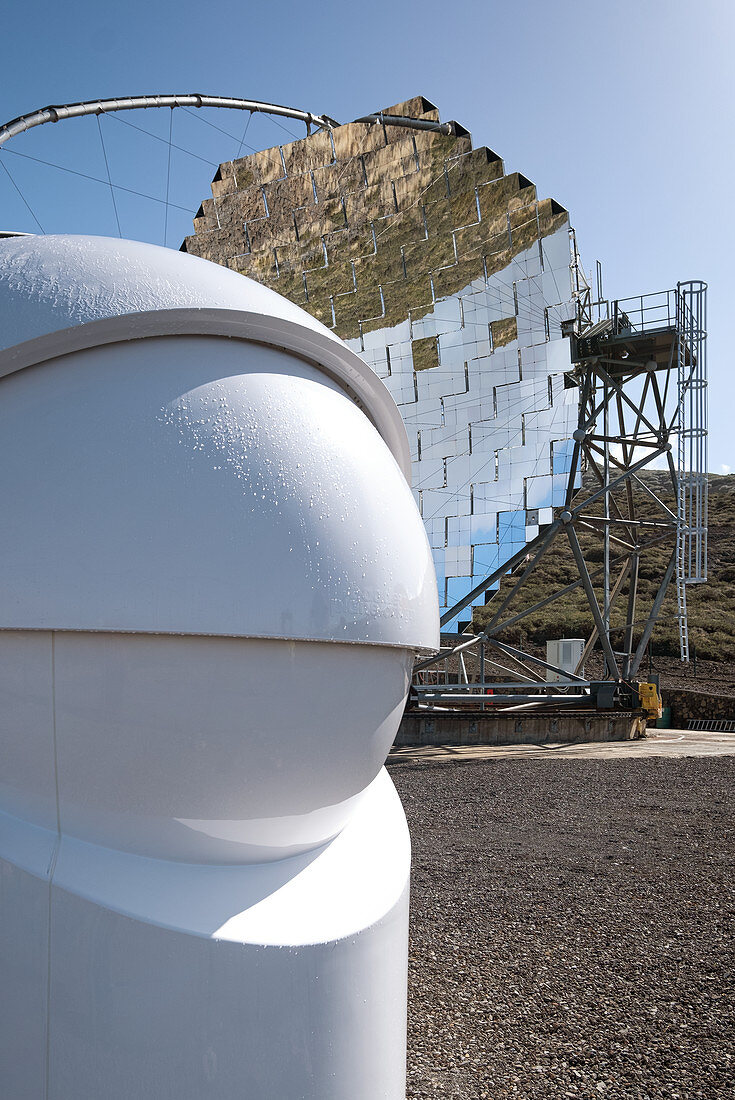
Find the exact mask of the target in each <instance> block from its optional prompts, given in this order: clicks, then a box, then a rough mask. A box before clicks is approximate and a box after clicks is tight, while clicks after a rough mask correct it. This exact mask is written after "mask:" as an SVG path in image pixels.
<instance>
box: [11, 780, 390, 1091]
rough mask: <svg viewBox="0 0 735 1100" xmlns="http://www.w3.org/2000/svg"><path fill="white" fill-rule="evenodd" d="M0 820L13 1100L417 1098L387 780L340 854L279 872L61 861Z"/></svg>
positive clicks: (336, 843)
mask: <svg viewBox="0 0 735 1100" xmlns="http://www.w3.org/2000/svg"><path fill="white" fill-rule="evenodd" d="M1 816H2V817H3V821H2V822H1V823H0V845H1V846H2V850H1V851H0V856H1V857H2V858H0V882H2V886H3V890H2V892H1V893H0V908H1V910H2V912H0V924H1V925H2V927H3V937H2V942H0V963H1V969H2V972H3V974H4V975H7V976H8V978H7V979H6V984H5V988H4V992H3V997H2V998H0V1067H1V1068H0V1091H1V1092H2V1094H3V1095H4V1096H12V1097H15V1098H17V1100H21V1098H23V1100H26V1098H27V1100H36V1098H39V1100H40V1098H41V1097H43V1096H48V1097H49V1100H99V1098H100V1097H101V1096H104V1097H105V1100H130V1098H131V1097H135V1098H136V1100H169V1098H170V1100H174V1098H175V1100H210V1098H211V1100H232V1098H234V1097H239V1096H247V1097H248V1098H249V1100H274V1098H276V1097H277V1098H278V1100H346V1098H347V1097H349V1098H350V1100H376V1098H377V1097H380V1098H381V1100H402V1098H403V1097H404V1096H405V1034H406V958H407V936H408V877H409V863H410V847H409V839H408V832H407V828H406V823H405V818H404V815H403V811H402V808H401V806H400V802H399V800H398V797H397V795H396V793H395V789H394V788H393V785H392V783H391V782H390V779H389V778H388V776H387V773H386V772H385V771H383V772H381V773H380V775H379V776H378V778H377V779H376V780H375V781H374V783H372V784H371V786H370V787H369V788H368V790H367V791H366V792H365V796H364V799H363V800H362V802H361V804H360V806H359V808H358V809H357V810H356V812H355V813H354V815H353V817H352V819H351V820H350V822H349V824H348V825H347V827H346V828H345V829H344V830H343V832H342V833H340V835H339V836H338V837H337V838H336V839H335V840H333V841H331V842H330V843H328V844H326V845H324V846H322V847H321V848H319V849H317V850H316V851H312V852H310V853H304V854H301V855H298V856H294V857H292V858H290V859H286V860H281V861H278V862H276V863H268V864H254V865H253V864H251V865H249V866H232V865H230V866H213V865H211V864H210V865H206V866H205V865H192V864H185V863H180V862H174V861H165V860H156V859H149V858H147V857H144V856H140V855H136V854H132V853H123V852H119V851H113V850H111V849H104V848H100V847H99V846H97V845H93V844H88V843H86V842H83V841H79V840H75V839H72V838H68V837H64V838H62V840H61V842H60V846H58V847H57V837H56V836H55V835H54V834H53V833H52V832H50V831H46V830H43V829H40V828H38V827H36V826H30V825H28V824H26V823H24V822H21V821H20V820H19V819H13V818H10V817H8V816H7V815H1ZM47 1076H48V1080H47Z"/></svg>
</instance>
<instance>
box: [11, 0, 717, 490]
mask: <svg viewBox="0 0 735 1100" xmlns="http://www.w3.org/2000/svg"><path fill="white" fill-rule="evenodd" d="M29 14H30V12H29V9H28V8H27V7H26V6H24V5H20V4H15V5H14V6H13V10H12V11H10V12H8V11H6V13H5V21H4V30H5V35H4V39H5V42H6V49H5V51H4V58H3V86H2V107H1V108H0V115H2V121H7V120H8V119H10V118H13V117H15V116H16V115H19V114H22V113H26V112H28V111H31V110H33V109H35V108H37V107H41V106H45V105H46V104H48V103H63V102H71V101H75V100H81V99H87V98H99V97H107V96H116V95H130V94H141V93H146V92H174V91H175V92H188V91H198V92H205V93H208V94H220V95H230V96H243V97H245V98H253V99H262V100H269V101H272V102H276V103H285V104H289V105H292V106H297V107H302V108H304V109H307V110H311V111H313V112H315V113H322V112H323V113H326V114H329V115H331V116H332V117H334V118H336V119H338V120H339V121H343V122H344V121H349V120H350V119H352V118H355V117H357V116H359V115H361V114H364V113H366V112H368V111H371V110H375V109H378V108H380V107H386V106H389V105H390V104H392V103H395V102H398V101H400V100H402V99H406V98H408V97H410V96H412V95H415V94H419V93H420V94H423V95H425V96H426V97H427V98H429V99H431V100H433V102H435V103H436V104H437V105H438V106H439V109H440V111H441V113H442V117H443V118H445V119H451V118H454V119H457V120H458V121H460V122H462V123H463V124H464V125H465V126H467V127H468V128H469V129H470V130H471V131H472V135H473V140H474V143H475V145H489V146H490V147H491V148H493V149H495V150H496V151H497V152H498V153H499V154H500V155H501V156H502V157H503V158H504V160H505V163H506V169H507V170H510V171H513V170H518V171H521V172H523V173H524V174H525V175H526V176H528V177H529V178H530V179H532V180H533V181H534V183H536V185H537V187H538V191H539V195H540V196H552V197H554V198H555V199H557V200H558V201H559V202H561V203H562V204H563V205H564V206H565V207H567V209H568V210H569V211H570V213H571V218H572V224H573V225H574V226H575V228H576V230H577V236H578V241H579V245H580V249H581V251H582V257H583V260H584V263H585V266H586V267H587V268H590V267H592V266H593V265H594V261H595V260H596V259H600V260H601V261H602V263H603V269H604V289H605V293H606V294H607V295H608V296H621V297H625V296H628V295H633V294H638V293H641V292H647V291H654V290H659V289H664V288H667V287H669V286H673V285H675V283H676V282H677V281H678V280H685V279H689V278H701V279H705V280H706V281H707V282H708V283H709V287H710V299H709V365H710V428H711V435H710V462H709V465H710V469H711V470H712V471H714V472H715V473H722V472H728V471H729V469H730V468H732V469H733V470H735V432H734V431H733V429H732V427H731V423H732V421H733V419H734V418H735V381H734V380H733V371H732V369H731V361H732V345H731V344H730V341H729V338H728V336H727V332H728V331H729V325H730V318H731V313H732V310H733V299H735V273H734V261H735V239H734V236H735V235H734V234H733V215H732V213H731V211H730V209H729V203H730V195H731V192H732V175H733V155H734V154H733V146H734V141H733V137H734V135H735V106H734V105H735V78H734V77H733V64H732V57H733V54H734V53H735V34H734V30H735V5H733V4H732V3H731V0H700V2H699V3H698V4H697V5H694V4H692V3H684V2H682V0H636V2H633V0H618V3H616V4H609V3H605V4H600V3H597V2H596V0H585V2H582V0H558V2H557V3H548V2H547V3H543V2H540V0H526V2H525V3H524V4H518V3H510V2H506V0H502V2H498V0H486V2H484V3H479V2H476V0H455V2H454V3H452V4H444V5H441V4H438V3H436V2H434V0H426V2H423V3H421V4H409V3H406V2H402V0H394V2H393V3H386V2H385V0H372V2H370V3H366V4H364V5H357V4H355V3H352V4H338V3H335V2H334V0H327V2H325V3H321V4H311V5H309V4H304V3H299V4H297V3H294V2H292V0H288V2H284V3H280V4H277V3H271V4H268V3H261V4H258V5H256V4H252V3H242V2H241V3H235V2H233V0H220V2H219V3H217V4H216V5H212V4H204V3H201V4H198V5H197V4H194V3H191V0H181V2H179V3H173V2H172V0H151V2H148V3H143V2H141V0H130V2H128V3H126V4H125V5H117V6H114V7H113V6H112V5H108V6H107V7H100V6H99V4H92V3H89V2H87V0H82V2H76V3H74V4H73V5H70V6H65V5H59V4H51V3H48V2H47V0H42V2H40V3H38V4H36V5H35V6H34V8H33V14H32V19H29ZM8 43H10V44H11V45H10V46H8ZM126 117H127V118H129V120H130V121H131V122H135V123H136V125H140V126H142V127H144V128H145V129H147V130H149V131H151V132H152V133H155V134H156V135H157V136H158V138H159V139H161V138H163V139H164V140H156V139H155V138H152V137H149V136H147V135H143V134H140V133H139V132H138V131H135V130H132V129H131V128H130V127H126V126H125V125H124V124H123V123H121V122H119V121H117V120H114V119H112V118H105V119H103V120H102V121H101V131H102V133H101V138H100V132H99V130H98V125H97V121H96V119H94V118H91V119H85V120H75V121H73V122H69V123H63V124H61V125H58V126H44V127H40V128H39V129H37V130H36V131H35V132H33V133H30V134H25V135H20V136H19V137H17V138H15V139H13V141H12V142H10V144H9V145H8V146H6V153H4V154H0V162H1V163H3V164H5V165H6V166H7V167H8V169H9V170H10V172H11V173H12V176H13V178H14V180H15V181H16V183H17V184H18V185H19V187H20V189H21V191H22V192H23V195H24V196H25V198H26V200H27V201H28V202H29V203H30V205H31V207H32V209H33V211H34V213H35V214H36V216H37V217H38V219H39V221H40V222H41V224H42V225H43V227H44V229H45V230H46V231H47V232H48V231H53V232H92V233H106V234H110V235H116V233H117V222H116V218H115V212H114V210H113V206H112V202H111V199H110V192H109V190H108V189H106V188H105V187H104V186H101V185H100V184H97V183H94V182H91V181H89V180H87V179H84V178H81V177H78V176H74V175H71V174H64V173H61V172H58V171H55V170H52V169H49V168H46V167H44V166H43V165H41V164H39V163H37V162H36V161H32V160H29V159H26V158H27V157H30V156H34V157H38V158H40V159H42V160H50V161H55V162H56V163H57V164H63V165H65V166H67V167H70V168H73V169H75V170H76V171H80V172H84V173H86V174H88V175H93V176H96V177H98V178H102V179H104V178H105V172H106V169H105V162H104V156H105V154H106V155H107V158H108V162H109V163H110V166H111V171H112V174H113V178H114V179H115V180H116V181H117V182H121V183H123V185H124V186H127V187H129V188H130V189H131V191H143V192H145V193H146V194H149V195H152V196H154V197H156V198H158V199H159V202H151V201H148V200H143V199H141V198H139V197H138V196H136V195H134V194H128V193H126V192H118V194H117V205H118V211H117V214H118V217H119V219H120V225H121V229H122V232H123V234H124V235H125V236H130V237H137V238H140V239H144V240H153V241H156V242H158V243H163V235H164V230H165V231H166V239H167V242H168V244H169V245H170V246H172V247H174V248H176V247H178V245H179V243H180V241H181V239H182V237H183V236H184V235H185V234H186V233H187V232H190V231H191V222H190V213H189V212H192V213H193V211H194V210H195V209H196V207H197V206H198V205H199V202H200V201H201V200H202V199H203V198H205V197H206V196H207V194H208V185H209V181H210V179H211V176H212V173H213V165H215V164H216V163H218V162H219V161H221V160H227V159H229V158H230V157H232V156H233V155H235V154H236V153H237V151H238V149H239V148H242V150H243V151H249V147H261V148H262V147H267V146H270V145H272V144H275V143H276V142H279V141H281V142H282V141H288V140H290V135H289V133H287V132H285V131H284V130H283V129H281V128H280V127H278V126H277V125H275V124H274V123H273V122H270V121H268V120H267V119H265V118H259V117H257V116H256V117H255V118H254V119H253V121H252V122H251V123H250V125H249V126H248V129H247V133H245V126H246V124H247V116H245V115H240V114H235V113H230V112H218V113H216V114H211V115H209V116H208V118H209V121H210V123H213V124H214V125H215V126H219V127H221V129H222V130H225V131H227V133H226V134H225V133H222V132H220V130H216V129H213V128H212V125H207V124H205V122H203V121H202V119H201V117H194V116H193V115H185V114H184V113H183V112H178V111H177V112H174V115H173V119H171V112H169V111H159V112H146V113H145V114H142V113H141V114H138V115H134V116H126ZM170 124H171V125H172V126H173V132H172V135H173V141H174V143H175V144H180V145H181V146H182V147H183V148H186V149H188V150H190V151H192V152H195V153H197V155H198V156H199V157H202V158H204V159H203V160H197V159H196V158H195V157H193V156H190V155H188V154H186V153H183V152H181V151H178V150H174V152H173V154H172V160H171V165H170V172H169V164H168V146H167V142H166V139H167V138H168V133H169V125H170ZM286 126H287V129H288V131H290V134H291V135H293V136H302V134H303V128H302V127H300V126H299V124H297V123H290V122H289V123H286ZM243 138H244V143H243V144H242V145H241V142H243ZM103 145H104V148H103ZM11 149H12V150H13V151H14V154H15V155H12V154H10V153H9V150H11ZM21 153H23V154H25V156H24V157H21V156H20V154H21ZM167 176H168V177H169V180H170V190H169V200H170V201H171V202H173V203H176V204H177V205H178V206H181V207H182V208H183V209H182V210H176V209H174V208H170V209H169V213H168V222H167V224H166V213H165V211H166V207H165V205H164V204H163V202H161V201H160V200H161V199H163V198H164V197H165V195H166V181H167ZM0 199H1V200H2V203H3V206H4V212H3V215H2V217H1V218H0V223H1V224H2V227H4V228H9V229H10V228H13V229H25V230H29V231H35V230H37V228H38V227H37V225H36V224H35V223H34V221H33V218H32V217H31V215H30V214H29V212H28V210H27V208H26V206H25V205H24V203H23V202H22V201H21V199H20V197H19V196H18V193H17V192H16V190H15V189H14V187H13V184H12V183H11V182H10V179H9V178H8V176H7V175H6V173H5V172H4V171H2V172H0Z"/></svg>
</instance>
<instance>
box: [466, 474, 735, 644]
mask: <svg viewBox="0 0 735 1100" xmlns="http://www.w3.org/2000/svg"><path fill="white" fill-rule="evenodd" d="M666 480H667V475H665V474H663V473H658V472H656V471H651V472H648V473H646V475H645V481H646V482H647V484H648V485H649V486H650V487H651V488H653V489H655V490H656V491H657V492H659V493H661V497H662V499H663V501H664V503H666V504H668V506H669V507H670V508H675V503H674V499H673V495H672V494H671V493H669V494H668V495H667V494H666V493H665V492H664V491H663V487H664V485H665V484H666ZM652 507H655V506H653V505H652ZM650 514H654V513H650ZM580 541H581V542H582V544H583V548H585V550H586V553H587V556H588V560H591V562H592V563H595V562H600V563H601V562H602V543H601V541H600V542H597V541H596V542H595V543H594V544H593V542H592V541H591V540H590V539H586V538H585V537H581V538H580ZM670 553H671V543H668V544H667V545H663V546H661V547H653V548H651V549H650V550H649V551H648V552H647V554H646V555H644V556H643V558H642V559H641V571H640V577H639V593H640V598H639V608H638V616H637V626H640V627H641V628H642V626H643V620H644V618H645V613H646V611H647V609H648V608H650V605H651V602H652V600H653V597H654V595H655V592H656V589H657V585H658V582H659V579H660V577H661V576H662V574H663V572H664V570H665V568H666V563H667V561H668V559H669V555H670ZM591 567H592V568H594V565H592V566H591ZM577 575H578V574H577V571H576V567H575V564H574V559H573V557H572V553H571V550H570V548H569V545H568V543H567V542H566V539H564V538H563V537H562V538H557V539H556V541H555V543H554V549H553V552H552V553H549V554H546V555H544V557H543V558H542V559H541V561H540V562H539V564H538V565H537V567H536V569H535V570H534V572H533V573H532V574H531V576H530V577H529V578H528V581H527V582H526V584H525V585H524V587H523V589H522V590H521V593H519V595H518V597H516V602H514V604H513V605H512V606H513V609H514V610H515V609H517V610H520V609H521V608H522V607H526V606H531V605H532V604H534V603H536V602H537V601H538V600H541V599H543V598H544V597H545V596H547V595H549V594H550V593H551V592H553V591H554V590H558V589H559V588H563V587H564V586H565V585H568V584H570V583H572V581H574V580H575V579H576V577H577ZM614 576H615V570H613V578H614ZM509 580H510V578H508V579H506V580H504V581H503V583H502V585H501V593H505V592H507V591H508V582H509ZM626 595H627V583H626V584H625V585H624V586H623V589H622V592H621V597H620V598H619V602H618V604H617V605H616V607H615V608H614V609H613V614H612V616H611V623H612V627H613V645H617V644H618V643H619V642H620V641H621V640H622V629H623V624H624V619H625V606H626V605H625V598H626ZM496 600H497V596H496V597H495V598H494V599H493V600H491V602H490V603H489V604H488V605H487V606H486V607H484V608H477V609H476V610H475V615H474V624H475V627H476V628H478V629H481V628H482V626H483V624H484V623H486V622H487V620H488V618H489V617H490V615H491V614H492V612H493V604H495V603H496ZM687 604H688V610H689V645H690V652H692V651H693V650H694V649H696V654H697V658H698V659H701V660H711V661H718V662H723V661H724V662H732V661H735V474H727V475H724V476H718V475H717V474H711V475H710V495H709V579H708V582H707V583H706V584H701V585H690V586H689V587H688V588H687ZM676 613H677V612H676V590H675V587H674V585H673V584H672V585H671V586H670V588H669V592H668V594H667V597H666V601H665V603H664V607H663V610H662V613H661V616H660V618H659V622H658V624H657V626H656V629H655V631H654V634H653V642H652V645H653V650H654V653H655V654H656V655H657V656H662V657H663V656H670V657H678V656H679V631H678V624H677V620H676ZM592 626H593V624H592V617H591V615H590V613H589V610H588V609H587V606H586V602H585V598H584V595H583V594H582V592H581V589H578V590H577V591H575V592H573V593H571V594H570V595H568V596H565V597H563V598H561V599H559V600H558V601H556V602H554V603H552V604H550V605H548V606H547V607H545V608H543V609H542V610H541V611H538V612H536V613H535V614H534V615H532V616H528V618H525V619H523V620H522V621H521V622H520V623H519V624H517V626H516V627H512V628H510V630H509V631H507V632H506V633H504V634H501V635H499V637H500V638H501V639H505V640H506V641H509V642H516V643H517V642H518V641H520V642H522V643H523V644H527V643H530V644H531V645H544V644H545V642H546V640H547V638H561V637H568V638H581V637H587V636H589V634H590V633H591V630H592ZM636 633H637V634H639V633H640V630H637V632H636Z"/></svg>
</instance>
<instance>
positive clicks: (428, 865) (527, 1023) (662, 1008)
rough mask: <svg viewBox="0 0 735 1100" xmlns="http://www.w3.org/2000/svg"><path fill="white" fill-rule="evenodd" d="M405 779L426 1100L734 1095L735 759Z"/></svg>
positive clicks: (479, 766) (419, 1071)
mask: <svg viewBox="0 0 735 1100" xmlns="http://www.w3.org/2000/svg"><path fill="white" fill-rule="evenodd" d="M390 773H391V776H392V778H393V780H394V782H395V784H396V786H397V788H398V791H399V793H400V795H401V797H402V799H403V803H404V806H405V808H406V813H407V816H408V821H409V825H410V828H411V835H412V838H413V853H414V854H413V886H412V891H413V892H412V927H411V957H410V976H409V1038H408V1091H407V1097H408V1098H409V1100H423V1098H427V1097H432V1098H433V1097H463V1098H465V1100H473V1098H475V1097H477V1098H480V1097H488V1098H492V1100H500V1098H503V1097H521V1098H525V1097H553V1098H556V1097H569V1096H571V1097H577V1098H579V1097H589V1098H594V1100H599V1098H600V1097H607V1098H615V1100H617V1098H621V1100H622V1098H625V1100H627V1098H631V1100H647V1098H651V1100H653V1098H659V1097H667V1098H673V1100H678V1098H680V1100H684V1098H687V1100H688V1098H690V1097H706V1098H708V1100H709V1098H720V1097H722V1098H728V1100H732V1098H733V1097H735V1049H733V1044H734V1039H733V1037H734V1036H735V1019H734V1018H733V1017H734V1013H733V1001H734V998H733V992H734V990H735V978H734V974H735V950H734V948H733V941H732V939H731V932H732V927H733V914H734V913H735V845H734V844H733V839H734V837H733V803H734V801H735V800H734V797H733V790H734V786H735V783H734V781H735V757H732V756H729V757H728V756H725V757H716V758H702V757H699V758H685V759H661V758H649V759H612V760H600V761H596V760H559V759H552V760H548V761H547V760H529V759H525V760H524V759H521V760H508V759H502V760H480V761H470V762H467V763H465V762H462V763H454V762H453V763H445V762H441V763H425V762H421V763H398V764H392V765H391V766H390Z"/></svg>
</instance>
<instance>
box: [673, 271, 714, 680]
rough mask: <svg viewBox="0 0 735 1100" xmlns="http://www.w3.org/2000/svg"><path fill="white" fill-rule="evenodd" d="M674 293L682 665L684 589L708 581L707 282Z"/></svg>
mask: <svg viewBox="0 0 735 1100" xmlns="http://www.w3.org/2000/svg"><path fill="white" fill-rule="evenodd" d="M676 290H677V293H676V327H677V367H678V405H677V412H676V429H677V433H678V446H677V500H676V521H677V522H676V596H677V614H678V620H679V646H680V651H681V659H682V661H686V662H688V661H689V627H688V621H687V597H686V586H687V585H688V584H701V583H702V582H704V581H706V580H707V505H708V500H707V497H708V484H707V359H706V343H705V341H706V337H707V331H706V316H707V315H706V308H707V284H706V283H703V282H700V281H698V280H693V281H691V282H688V283H679V284H678V285H677V288H676Z"/></svg>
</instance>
